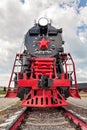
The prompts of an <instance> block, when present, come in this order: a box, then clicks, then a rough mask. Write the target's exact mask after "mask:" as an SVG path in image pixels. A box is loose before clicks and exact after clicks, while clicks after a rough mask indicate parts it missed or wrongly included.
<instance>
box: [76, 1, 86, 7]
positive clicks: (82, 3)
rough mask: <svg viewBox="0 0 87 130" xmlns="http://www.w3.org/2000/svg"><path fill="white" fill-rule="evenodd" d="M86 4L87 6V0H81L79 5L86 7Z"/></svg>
mask: <svg viewBox="0 0 87 130" xmlns="http://www.w3.org/2000/svg"><path fill="white" fill-rule="evenodd" d="M85 6H87V0H80V3H79V6H78V7H79V8H80V7H85Z"/></svg>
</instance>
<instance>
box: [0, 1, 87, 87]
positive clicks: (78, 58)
mask: <svg viewBox="0 0 87 130" xmlns="http://www.w3.org/2000/svg"><path fill="white" fill-rule="evenodd" d="M86 3H87V0H7V1H6V0H3V1H0V84H1V85H6V86H7V84H8V80H9V78H10V74H11V70H12V66H13V62H14V58H15V55H16V53H18V52H20V48H21V45H22V43H23V41H24V35H25V34H26V32H27V30H28V29H29V28H30V27H32V26H33V24H34V20H35V19H38V18H40V17H43V16H45V17H47V18H48V19H52V24H53V26H55V27H57V28H61V27H62V28H63V40H64V41H65V45H64V49H65V52H70V53H71V55H72V57H73V60H74V62H75V65H76V73H77V80H78V82H83V81H86V82H87V4H86ZM60 5H61V6H60Z"/></svg>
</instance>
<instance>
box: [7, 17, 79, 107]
mask: <svg viewBox="0 0 87 130" xmlns="http://www.w3.org/2000/svg"><path fill="white" fill-rule="evenodd" d="M63 45H64V41H63V40H62V28H60V29H57V28H55V27H53V26H52V25H51V22H50V21H49V20H48V19H47V18H45V17H42V18H40V19H39V20H38V22H37V23H35V25H34V26H33V27H32V28H30V29H29V30H28V32H27V33H26V35H25V41H24V46H25V49H24V51H23V53H21V54H16V58H15V61H14V65H13V69H12V74H11V78H10V81H9V85H8V91H7V94H6V97H19V98H20V99H21V100H22V103H21V106H26V107H59V106H66V105H68V103H67V101H66V99H67V98H68V97H69V96H71V97H75V98H79V97H80V96H79V93H78V85H77V80H76V72H75V65H74V61H73V59H72V57H71V55H70V53H65V52H64V47H63ZM16 68H17V69H16ZM12 81H13V82H14V88H13V90H11V83H12Z"/></svg>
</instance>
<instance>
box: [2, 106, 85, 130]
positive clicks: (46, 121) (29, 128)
mask: <svg viewBox="0 0 87 130" xmlns="http://www.w3.org/2000/svg"><path fill="white" fill-rule="evenodd" d="M6 123H7V125H6ZM6 123H4V125H3V124H2V126H0V130H60V129H61V130H87V120H86V119H83V118H81V116H80V115H78V114H76V113H75V112H74V111H72V110H69V109H66V108H65V107H63V108H51V109H50V108H49V109H48V108H46V109H40V108H33V109H32V110H30V109H27V108H23V109H22V110H20V111H18V112H16V113H15V114H14V115H13V117H10V118H9V119H8V120H6Z"/></svg>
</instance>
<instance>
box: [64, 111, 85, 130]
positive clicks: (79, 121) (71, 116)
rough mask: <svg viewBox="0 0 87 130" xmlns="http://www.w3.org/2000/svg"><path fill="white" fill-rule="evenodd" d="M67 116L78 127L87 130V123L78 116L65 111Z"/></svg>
mask: <svg viewBox="0 0 87 130" xmlns="http://www.w3.org/2000/svg"><path fill="white" fill-rule="evenodd" d="M65 115H66V116H67V117H68V118H69V119H72V121H73V122H74V123H75V124H76V126H77V127H78V126H80V127H81V129H82V130H87V122H85V121H83V120H82V119H81V118H79V117H78V116H77V115H75V114H73V113H71V112H70V111H67V110H66V109H65Z"/></svg>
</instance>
